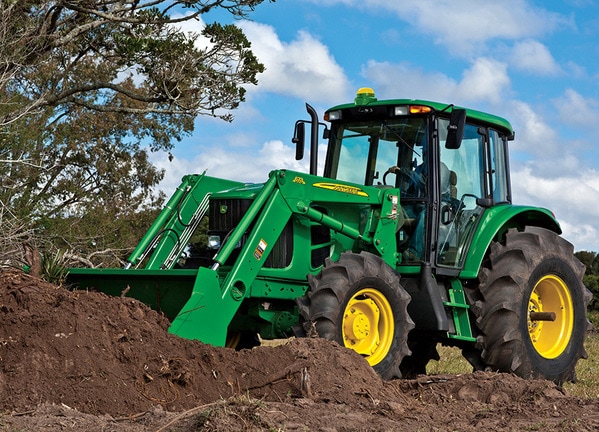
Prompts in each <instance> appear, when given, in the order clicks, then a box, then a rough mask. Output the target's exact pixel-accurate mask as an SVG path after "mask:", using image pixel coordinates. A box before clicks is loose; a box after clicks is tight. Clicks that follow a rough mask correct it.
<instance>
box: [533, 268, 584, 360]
mask: <svg viewBox="0 0 599 432" xmlns="http://www.w3.org/2000/svg"><path fill="white" fill-rule="evenodd" d="M539 312H541V313H545V317H543V314H539ZM552 313H553V314H555V316H554V317H553V316H551V315H553V314H552ZM539 316H540V317H541V319H537V317H539ZM553 318H555V319H553ZM573 326H574V305H573V304H572V297H571V295H570V291H569V290H568V286H567V285H566V284H565V283H564V281H563V280H562V279H560V278H559V277H557V276H555V275H546V276H544V277H542V278H541V279H540V280H539V281H538V282H537V284H536V285H535V287H534V289H533V290H532V293H531V295H530V299H529V300H528V334H529V336H530V340H531V341H532V344H533V346H534V348H535V350H536V351H537V352H538V353H539V355H541V356H543V357H545V358H548V359H554V358H556V357H558V356H559V355H560V354H561V353H563V352H564V350H565V349H566V347H567V346H568V343H569V342H570V338H571V337H572V327H573Z"/></svg>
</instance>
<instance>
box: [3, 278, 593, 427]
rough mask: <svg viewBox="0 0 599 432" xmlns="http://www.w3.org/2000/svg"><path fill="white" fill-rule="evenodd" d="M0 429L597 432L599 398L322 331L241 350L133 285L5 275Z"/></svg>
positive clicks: (549, 383)
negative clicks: (179, 319) (421, 365)
mask: <svg viewBox="0 0 599 432" xmlns="http://www.w3.org/2000/svg"><path fill="white" fill-rule="evenodd" d="M0 323H1V325H0V431H11V432H16V431H36V430H43V431H49V432H53V431H69V430H77V431H78V430H85V431H87V432H96V431H98V432H99V431H103V432H107V431H124V432H136V431H172V432H174V431H178V432H191V431H229V430H252V431H313V430H320V431H419V430H422V431H447V430H456V431H465V432H469V431H477V432H479V431H481V430H485V431H499V430H501V431H504V430H510V431H512V430H513V431H521V430H542V431H585V430H589V431H590V430H596V429H598V428H599V401H598V400H589V399H577V398H574V397H571V396H569V395H568V394H567V393H566V391H565V390H564V389H563V388H561V387H559V386H556V385H555V384H553V383H551V382H547V381H542V380H536V381H526V380H522V379H520V378H517V377H514V376H511V375H506V374H494V373H474V374H465V375H448V376H445V375H443V376H441V375H435V376H421V377H419V378H417V379H413V380H394V381H388V382H384V381H382V380H381V379H380V378H379V377H378V375H376V374H375V373H374V372H373V370H372V369H371V368H370V367H369V366H368V364H367V363H366V362H365V361H364V360H363V359H362V358H361V357H360V356H359V355H357V354H356V353H354V352H353V351H350V350H347V349H345V348H342V347H340V346H339V345H337V344H335V343H332V342H328V341H325V340H322V339H318V338H308V339H295V340H290V341H289V342H288V343H285V344H282V345H279V346H276V347H266V346H261V347H257V348H254V349H252V350H241V351H235V350H232V349H228V348H215V347H212V346H209V345H204V344H202V343H200V342H197V341H189V340H183V339H181V338H178V337H176V336H174V335H171V334H169V333H168V332H167V328H168V325H169V323H168V320H167V319H166V318H164V317H163V316H161V315H160V314H158V313H157V312H155V311H153V310H151V309H149V308H148V307H146V306H145V305H144V304H142V303H140V302H138V301H136V300H133V299H130V298H125V297H108V296H106V295H104V294H101V293H96V292H87V291H68V290H66V289H64V288H62V287H57V286H54V285H51V284H49V283H46V282H43V281H40V280H39V279H35V278H33V277H31V276H28V275H25V274H23V273H20V272H14V271H5V272H2V273H0Z"/></svg>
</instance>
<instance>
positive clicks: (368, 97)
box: [354, 87, 376, 105]
mask: <svg viewBox="0 0 599 432" xmlns="http://www.w3.org/2000/svg"><path fill="white" fill-rule="evenodd" d="M374 101H376V97H374V90H373V89H371V88H370V87H360V88H359V89H358V91H357V92H356V99H354V103H355V104H356V105H367V104H368V103H370V102H374Z"/></svg>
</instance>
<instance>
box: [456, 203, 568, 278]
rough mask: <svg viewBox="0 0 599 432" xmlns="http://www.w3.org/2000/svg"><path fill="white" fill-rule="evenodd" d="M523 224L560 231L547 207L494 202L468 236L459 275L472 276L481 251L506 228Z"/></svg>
mask: <svg viewBox="0 0 599 432" xmlns="http://www.w3.org/2000/svg"><path fill="white" fill-rule="evenodd" d="M525 226H539V227H543V228H547V229H549V230H551V231H554V232H556V233H557V234H561V233H562V229H561V227H560V225H559V222H558V221H557V219H556V218H555V216H554V215H553V213H552V212H551V211H549V210H547V209H544V208H539V207H529V206H514V205H509V204H505V205H498V206H495V207H491V208H488V209H487V210H485V212H484V213H483V214H482V216H481V220H480V221H479V224H478V227H477V229H476V231H475V233H474V235H473V237H472V242H471V243H470V250H469V252H468V256H467V257H466V261H465V263H464V268H463V269H462V271H461V272H460V278H463V279H473V278H476V277H477V276H478V271H479V269H480V266H481V264H482V261H483V258H484V257H485V253H486V252H487V249H488V248H489V245H490V244H491V242H492V241H494V240H498V241H500V240H501V239H502V238H503V236H504V234H505V233H506V232H507V230H508V229H510V228H518V229H524V227H525Z"/></svg>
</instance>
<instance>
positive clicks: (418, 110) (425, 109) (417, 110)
mask: <svg viewBox="0 0 599 432" xmlns="http://www.w3.org/2000/svg"><path fill="white" fill-rule="evenodd" d="M432 110H433V109H432V108H431V107H429V106H426V105H410V114H427V113H429V112H431V111H432Z"/></svg>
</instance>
